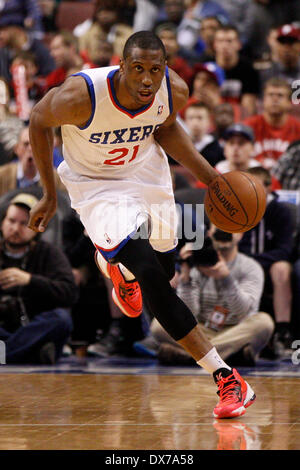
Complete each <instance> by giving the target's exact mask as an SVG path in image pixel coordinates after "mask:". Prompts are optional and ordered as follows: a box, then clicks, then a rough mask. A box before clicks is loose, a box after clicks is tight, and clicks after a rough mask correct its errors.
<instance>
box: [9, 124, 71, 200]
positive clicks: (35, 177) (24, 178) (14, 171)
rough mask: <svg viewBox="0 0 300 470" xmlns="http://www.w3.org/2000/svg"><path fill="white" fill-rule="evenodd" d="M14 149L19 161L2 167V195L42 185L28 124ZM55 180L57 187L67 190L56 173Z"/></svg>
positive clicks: (22, 130) (21, 132)
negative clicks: (14, 190) (17, 189)
mask: <svg viewBox="0 0 300 470" xmlns="http://www.w3.org/2000/svg"><path fill="white" fill-rule="evenodd" d="M14 151H15V154H16V156H17V157H18V161H17V162H11V163H7V164H6V165H2V166H1V167H0V196H2V195H3V194H5V193H6V192H8V191H11V190H13V189H16V188H27V187H29V186H31V185H36V184H38V185H40V175H39V173H38V170H37V167H36V165H35V162H34V159H33V154H32V148H31V145H30V141H29V129H28V127H27V126H24V127H23V128H22V129H21V130H20V133H19V136H18V142H17V144H16V145H15V149H14ZM55 180H56V185H57V189H59V190H62V191H65V187H64V185H63V184H62V183H61V181H60V179H59V177H58V175H57V174H56V173H55Z"/></svg>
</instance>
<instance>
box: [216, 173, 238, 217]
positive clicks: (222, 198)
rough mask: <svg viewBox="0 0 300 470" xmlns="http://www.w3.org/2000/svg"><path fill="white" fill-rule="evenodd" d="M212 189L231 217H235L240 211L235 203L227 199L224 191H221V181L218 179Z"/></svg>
mask: <svg viewBox="0 0 300 470" xmlns="http://www.w3.org/2000/svg"><path fill="white" fill-rule="evenodd" d="M211 189H212V191H213V192H214V193H215V195H216V196H217V198H218V199H219V201H220V202H221V204H222V206H223V207H224V208H225V209H226V211H227V212H228V213H229V215H230V216H231V217H234V216H235V214H236V213H237V212H238V211H239V210H238V209H237V208H236V207H234V205H233V204H232V203H231V202H230V201H228V199H226V197H225V195H224V193H223V192H222V191H221V189H220V186H219V183H218V182H217V181H216V182H215V183H214V184H213V186H212V188H211Z"/></svg>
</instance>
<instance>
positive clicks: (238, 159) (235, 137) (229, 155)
mask: <svg viewBox="0 0 300 470" xmlns="http://www.w3.org/2000/svg"><path fill="white" fill-rule="evenodd" d="M224 141H225V144H224V156H225V160H222V161H220V162H218V163H217V164H216V165H215V168H216V170H217V171H218V172H219V173H226V172H227V171H247V170H249V169H250V168H254V167H257V166H259V163H258V161H257V160H255V158H252V156H253V150H254V134H253V131H252V129H251V127H249V126H245V125H244V124H233V125H232V126H230V127H228V128H227V130H226V131H225V133H224ZM197 187H203V185H202V183H201V182H197ZM271 187H272V190H276V189H280V188H281V185H280V183H279V182H278V181H277V180H276V178H274V177H273V178H272V185H271Z"/></svg>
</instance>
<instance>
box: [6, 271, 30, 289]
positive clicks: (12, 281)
mask: <svg viewBox="0 0 300 470" xmlns="http://www.w3.org/2000/svg"><path fill="white" fill-rule="evenodd" d="M30 280H31V274H30V273H27V272H26V271H23V270H22V269H19V268H6V269H3V270H2V271H1V272H0V286H1V289H11V288H12V287H18V286H26V285H27V284H29V282H30Z"/></svg>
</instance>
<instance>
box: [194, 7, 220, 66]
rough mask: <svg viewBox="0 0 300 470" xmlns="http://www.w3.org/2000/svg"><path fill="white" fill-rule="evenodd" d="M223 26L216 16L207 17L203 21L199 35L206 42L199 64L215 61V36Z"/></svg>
mask: <svg viewBox="0 0 300 470" xmlns="http://www.w3.org/2000/svg"><path fill="white" fill-rule="evenodd" d="M221 26H222V23H221V21H220V20H219V18H217V17H216V16H207V17H205V18H203V19H202V20H201V24H200V31H199V34H200V38H201V39H202V41H203V42H204V49H203V51H202V53H201V54H200V56H199V62H214V61H215V49H214V40H215V34H216V31H217V30H218V29H219V28H220V27H221Z"/></svg>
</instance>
